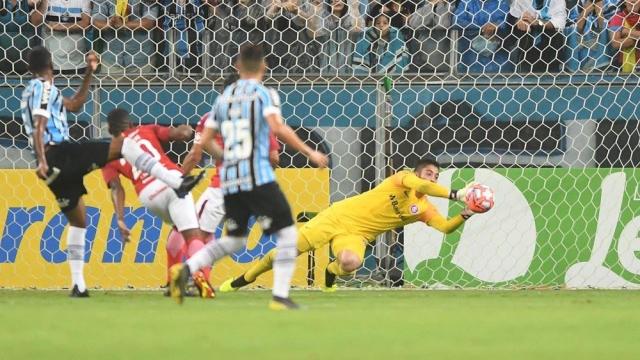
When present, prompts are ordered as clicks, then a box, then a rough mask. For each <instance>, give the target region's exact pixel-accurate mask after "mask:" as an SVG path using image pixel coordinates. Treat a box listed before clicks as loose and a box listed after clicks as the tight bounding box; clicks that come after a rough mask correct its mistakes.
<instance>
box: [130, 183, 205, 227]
mask: <svg viewBox="0 0 640 360" xmlns="http://www.w3.org/2000/svg"><path fill="white" fill-rule="evenodd" d="M138 197H139V198H140V202H141V203H142V205H144V206H145V207H146V208H147V209H149V210H151V212H152V213H154V214H155V215H157V216H159V217H160V218H161V219H162V221H164V222H165V223H167V224H171V225H175V226H176V228H178V231H184V230H189V229H197V228H198V227H199V224H198V216H197V215H196V208H195V206H194V205H193V196H191V193H189V194H187V196H185V197H184V198H182V199H181V198H179V197H178V194H176V192H175V191H173V189H171V188H170V187H169V186H168V185H167V184H165V183H163V182H162V181H160V180H154V181H152V182H150V183H149V185H147V186H146V187H145V188H144V189H142V191H141V192H140V195H139V196H138Z"/></svg>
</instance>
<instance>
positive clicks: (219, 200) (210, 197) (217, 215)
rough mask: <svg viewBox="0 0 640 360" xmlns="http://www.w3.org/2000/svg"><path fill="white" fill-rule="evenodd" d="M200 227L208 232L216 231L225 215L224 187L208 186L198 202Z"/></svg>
mask: <svg viewBox="0 0 640 360" xmlns="http://www.w3.org/2000/svg"><path fill="white" fill-rule="evenodd" d="M196 209H197V210H198V218H199V221H200V229H202V230H203V231H206V232H208V233H212V234H213V233H215V232H216V228H217V227H218V225H219V224H220V222H221V221H222V218H223V217H224V195H223V194H222V189H220V188H212V187H208V188H207V190H205V191H204V192H203V193H202V195H200V198H199V199H198V202H197V203H196Z"/></svg>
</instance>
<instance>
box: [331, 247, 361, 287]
mask: <svg viewBox="0 0 640 360" xmlns="http://www.w3.org/2000/svg"><path fill="white" fill-rule="evenodd" d="M361 266H362V259H361V258H360V256H358V255H357V254H356V253H354V252H353V251H349V250H343V251H341V252H340V253H338V255H337V256H336V260H334V261H332V262H330V263H329V265H327V269H326V270H325V272H324V274H325V280H324V288H323V289H322V291H324V292H334V291H336V284H335V283H336V277H337V276H342V275H349V274H352V273H353V272H354V271H356V270H358V269H359V268H360V267H361Z"/></svg>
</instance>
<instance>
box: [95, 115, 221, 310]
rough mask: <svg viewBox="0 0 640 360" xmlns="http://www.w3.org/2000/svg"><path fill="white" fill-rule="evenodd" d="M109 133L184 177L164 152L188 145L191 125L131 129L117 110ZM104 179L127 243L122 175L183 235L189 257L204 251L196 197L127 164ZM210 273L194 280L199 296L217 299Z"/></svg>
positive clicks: (118, 164) (119, 163)
mask: <svg viewBox="0 0 640 360" xmlns="http://www.w3.org/2000/svg"><path fill="white" fill-rule="evenodd" d="M107 121H108V123H109V133H110V134H111V135H112V136H113V137H114V138H118V137H125V138H127V139H129V140H132V141H134V142H135V143H137V144H138V145H139V146H140V147H141V148H142V149H143V150H144V151H145V152H147V153H148V154H149V155H151V156H152V157H153V158H154V159H155V160H156V161H158V162H159V163H160V164H162V165H163V166H164V167H165V168H167V169H169V170H170V171H174V172H176V174H179V175H180V176H182V170H181V169H180V167H179V166H178V165H176V164H175V163H174V162H173V161H171V159H169V157H168V156H167V154H166V153H165V152H164V149H163V148H162V144H165V143H167V142H169V141H174V140H176V141H186V140H188V139H189V138H190V137H191V133H192V129H191V127H190V126H188V125H182V126H178V127H175V128H174V127H165V126H159V125H143V126H132V125H131V123H130V121H129V113H128V112H127V111H125V110H122V109H116V110H114V111H112V112H111V113H109V116H108V118H107ZM102 175H103V177H104V180H105V182H106V183H107V185H108V186H109V188H110V189H111V194H112V195H111V199H112V201H113V205H114V208H115V211H116V215H117V217H118V228H119V230H120V233H121V234H122V236H123V239H124V240H125V241H128V237H129V229H128V228H127V226H126V224H125V223H124V197H125V193H124V189H123V188H122V184H121V183H120V175H123V176H124V177H126V178H128V179H129V180H131V182H132V183H133V185H134V187H135V190H136V193H137V194H138V198H139V199H140V202H141V203H142V204H143V205H144V206H145V207H146V208H147V209H149V210H150V211H151V212H152V213H154V214H155V215H157V216H158V217H160V218H161V219H162V220H163V221H164V222H165V223H168V224H172V225H174V226H175V227H176V228H177V229H178V231H180V232H181V234H182V235H183V237H184V239H185V240H186V243H187V254H188V255H189V256H190V255H191V254H194V253H195V252H197V251H198V250H200V249H201V248H202V247H204V239H205V236H204V234H203V233H202V232H201V231H200V226H199V223H198V217H197V215H196V210H195V206H194V204H193V197H192V195H191V193H188V194H185V195H184V196H178V194H177V193H176V192H175V191H173V190H172V189H171V188H170V187H169V186H168V185H167V184H166V183H164V182H162V181H160V180H158V179H156V178H154V177H153V176H151V175H149V174H147V173H144V172H141V171H139V170H138V169H136V168H135V167H133V166H131V165H130V164H129V163H128V162H126V161H124V160H114V161H111V162H109V163H108V164H107V165H106V166H105V167H104V168H103V169H102ZM209 269H210V268H207V269H203V271H202V272H198V273H195V274H194V276H193V278H194V282H195V285H196V287H197V288H198V290H199V291H200V295H201V296H202V297H205V298H211V297H214V292H213V288H212V287H211V286H210V285H209V282H208V279H209Z"/></svg>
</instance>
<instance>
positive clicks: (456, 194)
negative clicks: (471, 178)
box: [449, 182, 478, 201]
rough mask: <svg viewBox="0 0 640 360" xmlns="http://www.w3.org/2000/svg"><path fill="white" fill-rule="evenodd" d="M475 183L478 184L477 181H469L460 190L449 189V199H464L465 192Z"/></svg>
mask: <svg viewBox="0 0 640 360" xmlns="http://www.w3.org/2000/svg"><path fill="white" fill-rule="evenodd" d="M475 185H478V183H477V182H471V183H469V184H467V186H465V187H463V188H462V189H460V190H451V193H450V194H449V199H450V200H458V201H465V200H466V198H467V193H468V192H469V190H470V189H471V188H472V187H473V186H475Z"/></svg>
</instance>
